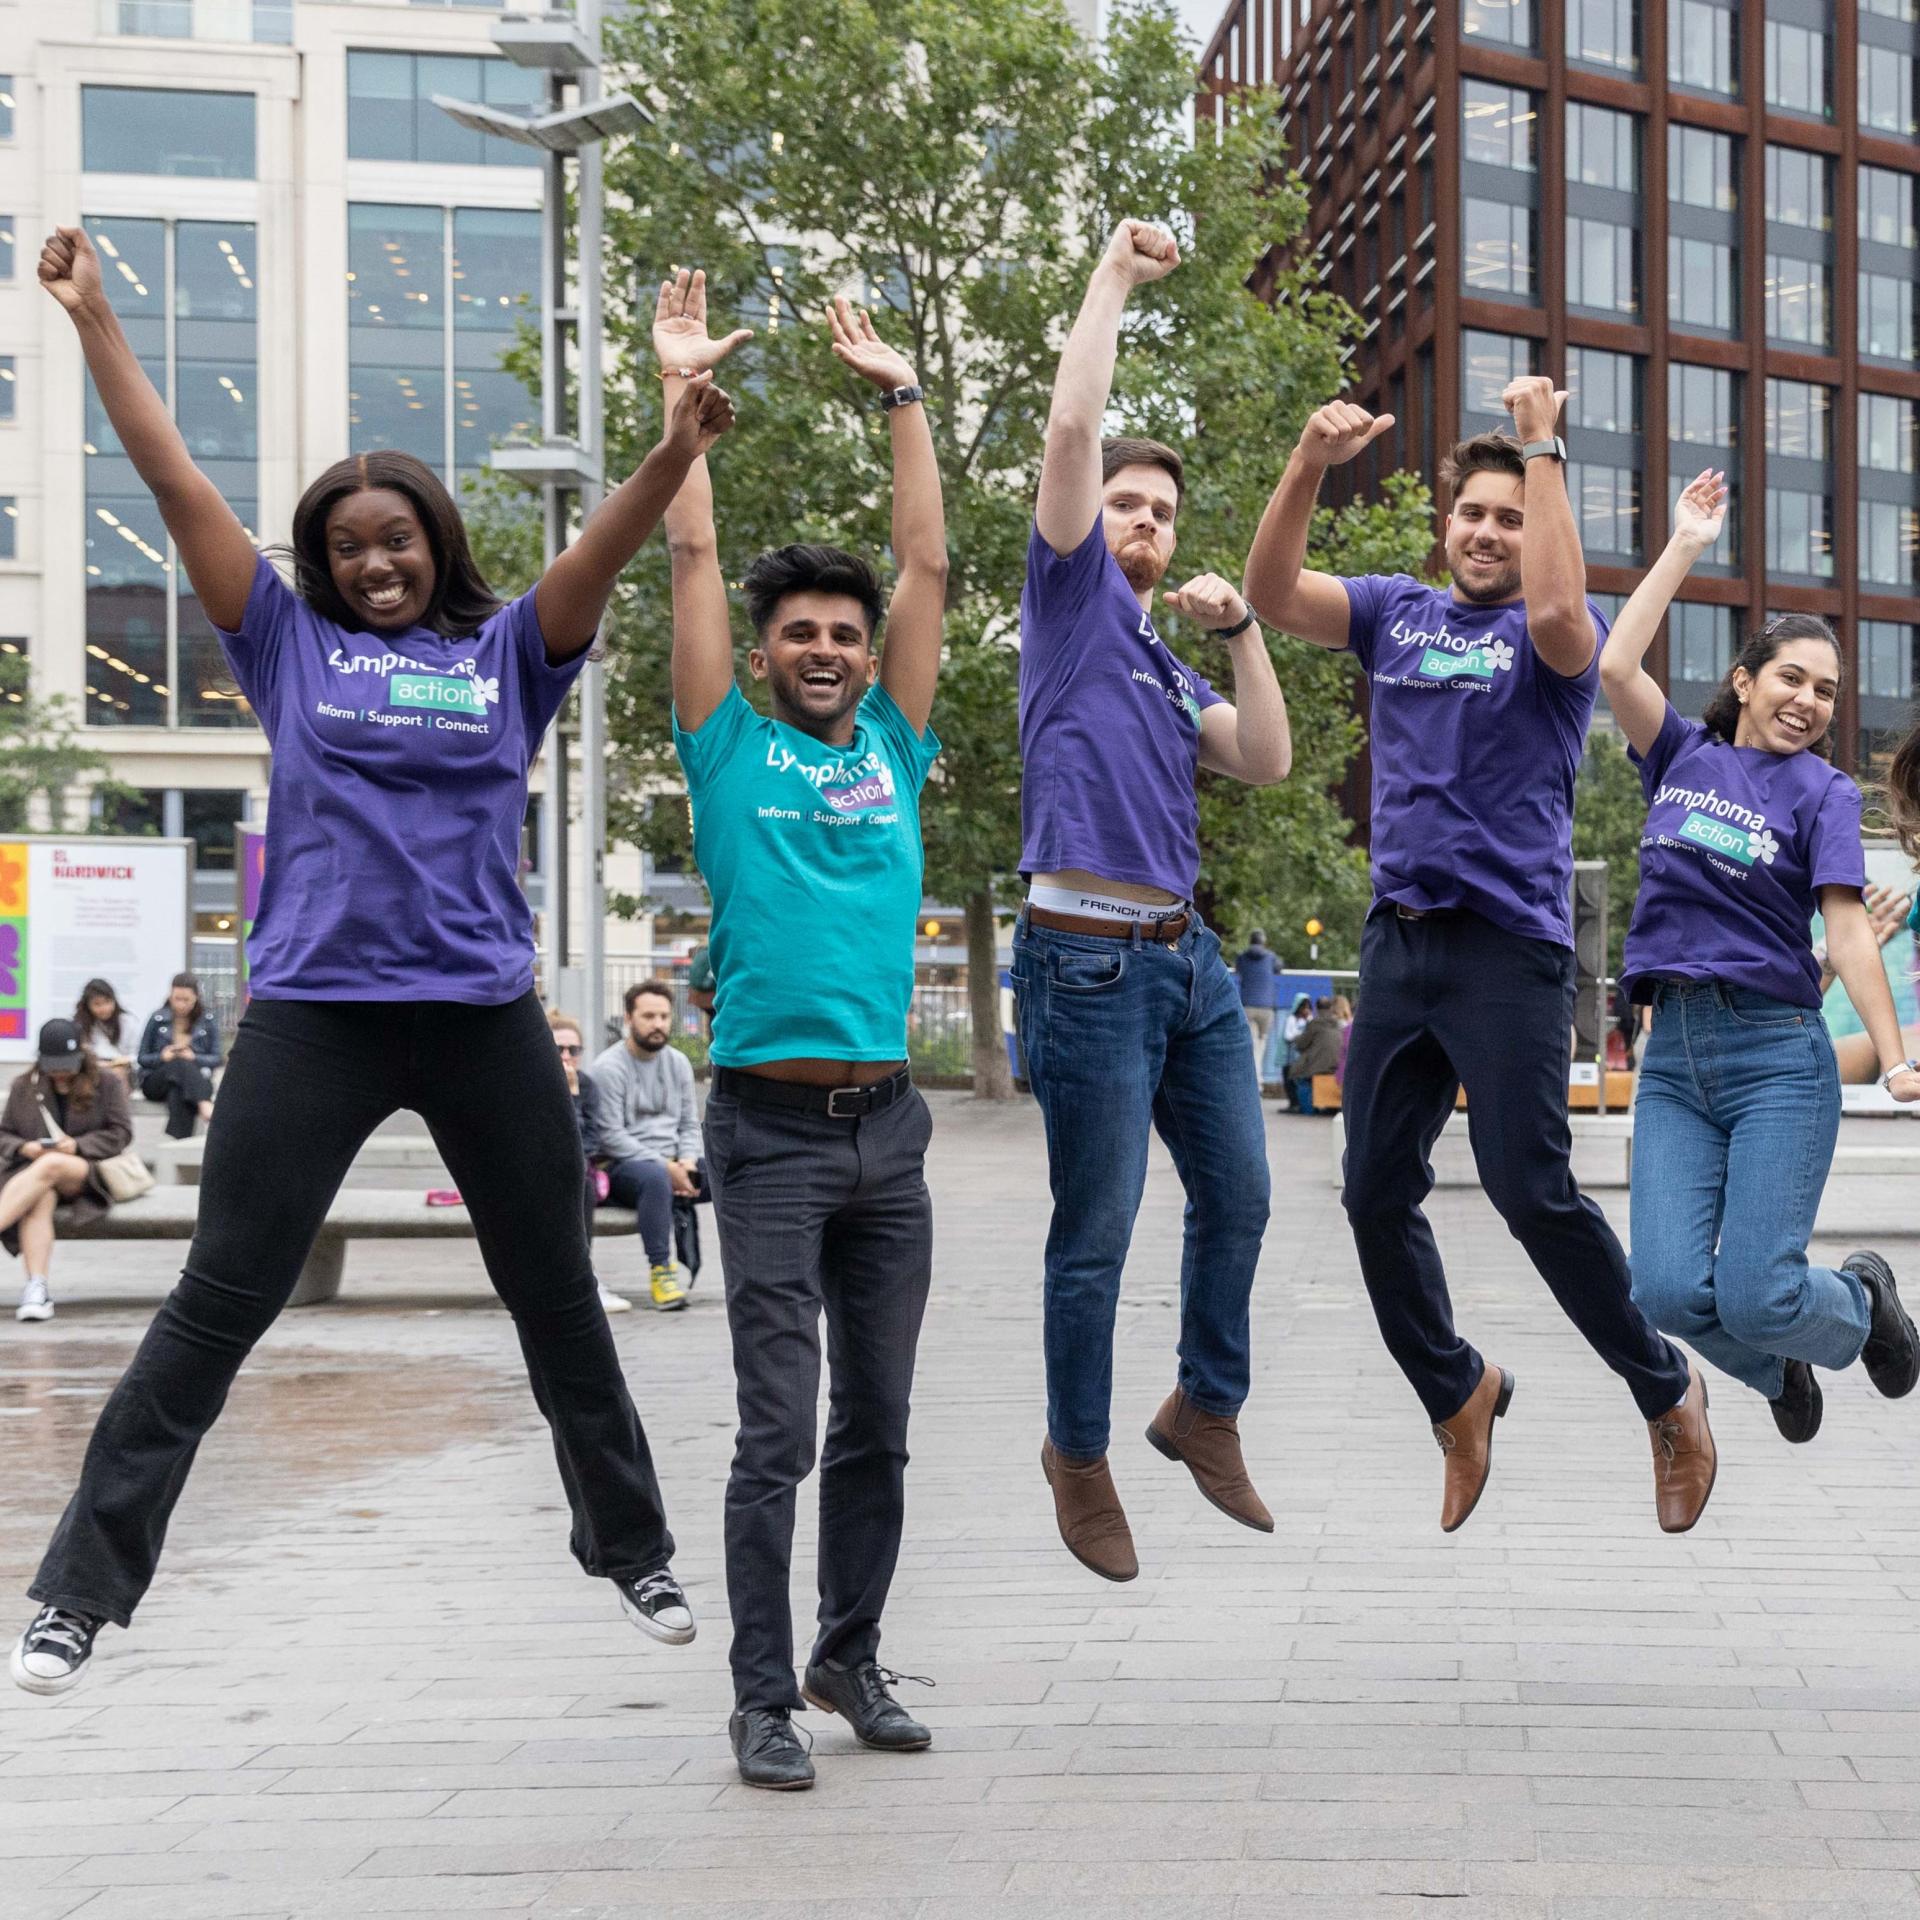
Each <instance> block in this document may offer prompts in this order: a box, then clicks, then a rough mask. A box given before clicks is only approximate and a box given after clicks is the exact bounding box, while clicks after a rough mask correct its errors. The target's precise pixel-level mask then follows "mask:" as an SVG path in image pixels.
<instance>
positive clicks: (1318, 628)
mask: <svg viewBox="0 0 1920 1920" xmlns="http://www.w3.org/2000/svg"><path fill="white" fill-rule="evenodd" d="M1392 425H1393V415H1392V414H1390V413H1382V414H1378V415H1375V414H1371V413H1369V412H1368V411H1367V410H1366V408H1365V407H1356V406H1355V405H1354V404H1353V402H1352V401H1350V400H1335V401H1333V402H1332V403H1331V404H1330V405H1328V406H1324V407H1322V408H1321V409H1320V411H1319V412H1318V413H1316V414H1315V415H1314V416H1313V418H1312V419H1310V420H1309V421H1308V422H1307V424H1306V425H1305V427H1303V428H1302V429H1301V432H1300V440H1299V444H1298V445H1297V446H1296V447H1295V448H1294V450H1293V453H1292V455H1291V457H1290V458H1289V459H1288V461H1287V468H1286V471H1285V472H1284V473H1283V474H1281V476H1280V484H1279V485H1278V486H1277V487H1275V488H1274V490H1273V497H1272V499H1270V500H1269V501H1268V502H1267V510H1266V512H1265V513H1263V514H1262V515H1261V516H1260V525H1259V527H1258V528H1257V529H1256V530H1255V532H1254V536H1253V547H1252V550H1251V551H1250V552H1249V553H1248V555H1247V568H1246V573H1245V575H1244V577H1243V579H1242V582H1241V585H1242V587H1243V589H1244V591H1245V593H1246V597H1247V602H1248V604H1249V605H1250V606H1252V607H1253V608H1255V609H1256V610H1257V611H1258V613H1259V615H1260V618H1261V619H1262V620H1264V621H1265V622H1266V623H1267V624H1268V625H1269V626H1270V627H1274V628H1276V629H1278V630H1279V631H1280V632H1281V633H1290V634H1292V635H1293V637H1294V638H1295V639H1296V640H1305V641H1308V642H1310V643H1311V644H1312V645H1314V646H1316V647H1330V648H1332V649H1333V650H1334V651H1336V652H1338V651H1339V650H1340V649H1341V648H1342V647H1344V646H1345V645H1346V644H1347V629H1348V616H1349V606H1348V602H1347V590H1346V587H1345V586H1344V585H1343V584H1342V583H1341V582H1340V581H1339V580H1338V579H1336V578H1335V577H1334V576H1333V575H1332V574H1330V573H1314V572H1312V571H1311V570H1310V569H1309V568H1308V567H1307V564H1306V560H1307V534H1308V532H1309V531H1310V530H1311V528H1312V526H1313V509H1314V503H1315V502H1316V500H1318V498H1319V495H1320V480H1321V476H1322V475H1323V474H1324V473H1325V472H1326V470H1327V469H1328V468H1329V467H1339V466H1344V465H1345V464H1346V463H1347V462H1348V461H1349V460H1351V459H1352V458H1353V457H1354V455H1355V454H1357V453H1358V452H1359V451H1360V450H1361V449H1362V448H1363V447H1366V446H1370V445H1371V444H1372V443H1373V442H1374V441H1376V440H1378V439H1379V438H1380V436H1381V435H1382V434H1383V433H1385V432H1386V431H1387V429H1388V428H1389V427H1391V426H1392Z"/></svg>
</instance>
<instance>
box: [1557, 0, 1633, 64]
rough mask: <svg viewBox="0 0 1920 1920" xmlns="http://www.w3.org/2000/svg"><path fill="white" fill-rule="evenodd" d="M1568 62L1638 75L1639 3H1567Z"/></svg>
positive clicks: (1616, 0) (1588, 0) (1595, 0)
mask: <svg viewBox="0 0 1920 1920" xmlns="http://www.w3.org/2000/svg"><path fill="white" fill-rule="evenodd" d="M1567 58H1568V59H1569V60H1572V61H1574V62H1576V63H1577V64H1578V65H1580V66H1583V67H1610V68H1612V69H1614V70H1615V71H1616V72H1619V73H1637V72H1638V71H1639V69H1640V7H1639V4H1638V0H1567Z"/></svg>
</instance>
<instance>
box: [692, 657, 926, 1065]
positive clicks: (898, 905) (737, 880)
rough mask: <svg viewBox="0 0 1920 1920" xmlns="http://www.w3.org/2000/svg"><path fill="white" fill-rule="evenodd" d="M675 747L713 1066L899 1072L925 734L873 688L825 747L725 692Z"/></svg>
mask: <svg viewBox="0 0 1920 1920" xmlns="http://www.w3.org/2000/svg"><path fill="white" fill-rule="evenodd" d="M673 744H674V746H675V747H676V748H677V749H678V751H679V754H680V764H681V765H682V766H683V767H684V768H685V769H686V773H687V797H688V799H689V800H690V801H691V802H692V805H693V854H694V859H695V861H696V862H697V863H698V865H699V868H700V872H701V874H702V875H703V876H704V877H705V879H706V883H707V888H708V890H709V892H711V893H712V895H713V926H712V931H711V934H710V935H709V944H710V945H711V946H712V949H713V969H714V973H715V975H716V976H717V982H716V986H715V989H714V1000H713V1053H712V1058H713V1060H714V1063H715V1064H716V1065H718V1066H723V1067H750V1066H753V1065H755V1064H756V1063H758V1062H759V1061H762V1060H796V1059H820V1060H904V1059H905V1058H906V1057H907V1008H908V1004H909V1002H910V1001H911V1000H912V998H913V945H914V932H915V925H916V922H917V920H918V918H919V912H920V890H921V884H922V878H923V875H924V872H925V868H926V856H925V854H924V852H923V851H922V849H921V845H920V789H921V787H922V785H924V784H925V781H926V777H927V770H928V769H929V768H930V767H931V766H932V765H933V763H934V760H935V758H936V757H937V756H938V754H939V752H940V742H939V741H938V740H936V739H935V738H934V735H933V731H932V729H931V728H929V729H928V730H927V731H926V732H925V733H920V734H916V733H915V732H914V730H913V728H912V727H911V726H910V725H909V724H908V721H907V717H906V715H905V714H903V713H902V712H901V711H900V709H899V708H898V707H897V706H895V705H894V703H893V698H892V696H891V695H890V694H889V693H888V692H887V690H886V689H885V688H884V687H879V686H876V687H873V688H871V689H869V691H868V692H867V694H866V696H865V697H864V698H863V699H862V700H861V702H860V706H859V709H858V711H857V713H856V714H855V716H854V725H853V738H852V739H851V740H850V741H849V742H848V743H847V744H846V745H845V746H844V747H831V746H828V745H827V744H826V743H825V742H824V741H822V740H816V739H815V738H814V737H813V735H812V734H810V733H802V732H801V731H800V730H799V729H798V728H797V727H789V726H785V725H783V724H782V723H781V722H780V721H778V720H769V719H767V718H765V717H764V716H763V715H761V714H759V713H756V712H755V711H754V709H753V708H752V707H751V706H750V705H749V704H748V702H747V699H746V697H745V695H743V694H742V693H741V691H740V689H739V688H738V687H735V688H733V689H732V691H730V692H729V693H728V695H727V697H726V698H725V699H724V700H723V701H721V703H720V704H719V706H717V707H716V708H715V709H714V710H713V712H712V713H711V714H710V715H709V716H708V717H707V721H706V724H705V725H704V726H702V727H701V728H700V729H699V731H698V732H695V733H689V732H687V730H686V729H685V728H684V727H682V726H681V724H680V718H679V715H678V714H676V715H675V716H674V722H673Z"/></svg>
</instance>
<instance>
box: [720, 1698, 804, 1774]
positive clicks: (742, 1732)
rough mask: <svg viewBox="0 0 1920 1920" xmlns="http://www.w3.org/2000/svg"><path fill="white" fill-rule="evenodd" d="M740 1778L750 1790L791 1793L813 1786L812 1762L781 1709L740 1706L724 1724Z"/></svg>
mask: <svg viewBox="0 0 1920 1920" xmlns="http://www.w3.org/2000/svg"><path fill="white" fill-rule="evenodd" d="M727 1738H728V1739H729V1740H731V1741H732V1742H733V1757H734V1759H735V1760H736V1761H737V1762H738V1763H739V1766H740V1778H741V1779H742V1780H744V1781H745V1782H746V1783H747V1785H748V1786H750V1787H768V1788H771V1789H772V1790H773V1791H774V1792H775V1793H794V1792H797V1791H798V1790H799V1789H801V1788H802V1787H810V1786H812V1785H813V1761H812V1759H811V1758H810V1757H809V1756H808V1753H807V1750H806V1748H805V1747H803V1746H802V1745H801V1744H800V1736H799V1735H798V1734H797V1733H795V1732H794V1730H793V1715H792V1714H790V1713H789V1712H788V1711H787V1709H786V1708H785V1707H741V1708H739V1709H737V1710H736V1711H735V1713H734V1715H733V1717H732V1718H731V1719H730V1720H729V1721H728V1722H727Z"/></svg>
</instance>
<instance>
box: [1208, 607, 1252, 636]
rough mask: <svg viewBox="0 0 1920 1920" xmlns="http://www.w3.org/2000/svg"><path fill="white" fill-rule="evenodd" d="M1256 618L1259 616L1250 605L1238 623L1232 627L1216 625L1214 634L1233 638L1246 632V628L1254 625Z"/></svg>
mask: <svg viewBox="0 0 1920 1920" xmlns="http://www.w3.org/2000/svg"><path fill="white" fill-rule="evenodd" d="M1256 618H1258V616H1257V615H1256V614H1255V613H1254V610H1253V609H1252V608H1251V607H1249V608H1248V609H1247V611H1246V614H1245V616H1244V617H1243V618H1242V619H1240V620H1239V621H1238V622H1236V624H1234V625H1233V626H1231V627H1215V628H1214V630H1213V631H1214V634H1215V636H1216V638H1218V639H1221V640H1231V639H1232V638H1233V637H1234V635H1235V634H1237V633H1245V632H1246V630H1247V629H1248V628H1249V627H1250V626H1252V625H1253V623H1254V621H1255V619H1256Z"/></svg>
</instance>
